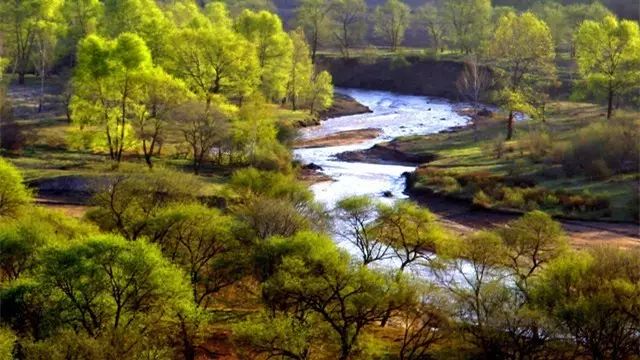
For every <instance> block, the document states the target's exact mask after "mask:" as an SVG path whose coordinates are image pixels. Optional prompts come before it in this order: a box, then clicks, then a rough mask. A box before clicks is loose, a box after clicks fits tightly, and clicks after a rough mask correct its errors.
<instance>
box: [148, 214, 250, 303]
mask: <svg viewBox="0 0 640 360" xmlns="http://www.w3.org/2000/svg"><path fill="white" fill-rule="evenodd" d="M237 228H238V224H237V223H236V220H235V219H233V218H232V217H230V216H227V215H223V214H221V212H220V211H219V210H217V209H210V208H207V207H206V206H203V205H200V204H174V205H171V206H168V207H166V208H163V209H162V210H160V211H159V212H158V213H157V214H155V216H154V217H153V218H152V219H151V220H149V226H148V227H147V229H146V230H145V235H146V236H147V237H148V238H149V240H150V241H152V242H154V243H156V244H158V245H159V247H160V249H161V250H162V252H163V253H164V254H165V256H166V257H167V258H168V259H170V260H171V261H172V262H173V263H174V264H176V265H179V266H180V267H182V268H183V269H184V271H185V272H186V273H187V275H189V278H190V280H191V287H192V289H193V291H192V292H193V297H194V302H195V303H196V304H198V305H199V306H201V307H203V308H206V307H207V304H208V303H209V300H210V298H211V295H213V294H215V293H216V292H218V291H220V290H221V289H223V288H225V287H227V286H230V285H232V284H233V283H235V282H236V281H237V280H238V279H240V278H241V277H242V276H243V275H244V271H243V267H244V264H245V261H243V258H244V254H242V253H241V252H240V251H241V248H240V244H239V242H238V241H237V240H236V238H235V233H234V231H235V230H236V229H237Z"/></svg>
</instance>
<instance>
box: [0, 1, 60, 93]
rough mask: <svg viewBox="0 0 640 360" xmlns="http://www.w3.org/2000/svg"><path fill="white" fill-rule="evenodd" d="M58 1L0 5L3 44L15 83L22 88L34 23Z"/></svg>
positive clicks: (57, 3)
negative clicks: (11, 66) (11, 63)
mask: <svg viewBox="0 0 640 360" xmlns="http://www.w3.org/2000/svg"><path fill="white" fill-rule="evenodd" d="M60 4H61V2H60V1H43V0H9V1H3V2H2V3H0V28H1V30H2V32H3V33H5V34H7V36H6V38H5V41H6V46H8V48H9V54H10V56H11V58H12V61H13V72H14V73H17V74H18V83H20V84H24V77H25V74H26V73H27V72H28V71H29V67H30V66H31V56H32V54H33V46H34V42H35V40H36V33H37V24H38V21H39V20H41V19H43V17H46V16H47V15H49V14H52V13H53V12H54V11H56V10H55V8H56V7H58V6H59V5H60Z"/></svg>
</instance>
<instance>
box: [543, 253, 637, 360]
mask: <svg viewBox="0 0 640 360" xmlns="http://www.w3.org/2000/svg"><path fill="white" fill-rule="evenodd" d="M638 274H640V262H638V254H637V251H629V250H618V249H613V248H600V249H595V250H592V251H590V252H571V253H569V254H567V255H566V256H564V257H561V258H559V259H557V260H556V261H554V262H553V263H551V264H549V266H547V267H546V269H545V270H544V271H543V273H542V276H541V278H540V279H539V280H538V281H536V285H535V292H534V294H535V298H534V300H535V304H537V306H539V307H540V308H542V309H545V310H546V311H547V312H548V313H549V314H550V315H551V317H552V320H553V321H554V323H555V324H556V325H557V326H559V327H560V329H559V330H560V331H561V332H562V333H565V334H570V335H571V336H572V338H573V339H574V340H575V342H576V344H577V345H578V346H579V350H580V351H582V352H584V353H585V354H586V355H588V356H591V357H605V358H606V357H616V356H619V357H622V358H624V357H628V356H631V354H637V351H638V343H639V341H640V339H639V338H638V333H637V331H635V330H634V329H637V328H638V325H639V322H638V318H637V316H634V314H637V313H638V311H640V308H638V305H639V303H638V301H637V299H638V296H639V294H640V288H639V287H638Z"/></svg>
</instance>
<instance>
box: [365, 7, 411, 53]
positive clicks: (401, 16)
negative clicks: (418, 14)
mask: <svg viewBox="0 0 640 360" xmlns="http://www.w3.org/2000/svg"><path fill="white" fill-rule="evenodd" d="M410 14H411V9H410V8H409V6H407V5H406V4H405V3H403V2H402V1H401V0H387V2H385V3H384V5H380V6H378V7H376V9H375V19H376V22H375V26H374V29H375V32H376V34H377V35H378V36H380V37H382V38H383V39H384V40H385V41H386V42H387V43H388V44H389V45H390V46H391V51H396V49H397V48H398V45H400V44H402V40H403V39H404V33H405V32H406V31H407V28H408V27H409V21H410Z"/></svg>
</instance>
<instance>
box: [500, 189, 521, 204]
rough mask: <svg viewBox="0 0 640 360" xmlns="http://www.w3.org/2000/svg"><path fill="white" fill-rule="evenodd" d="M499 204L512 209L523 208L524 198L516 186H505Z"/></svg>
mask: <svg viewBox="0 0 640 360" xmlns="http://www.w3.org/2000/svg"><path fill="white" fill-rule="evenodd" d="M501 204H502V205H504V206H507V207H510V208H514V209H522V208H524V205H525V200H524V196H523V194H522V191H521V190H519V189H518V188H508V187H505V188H504V197H503V199H502V202H501Z"/></svg>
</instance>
